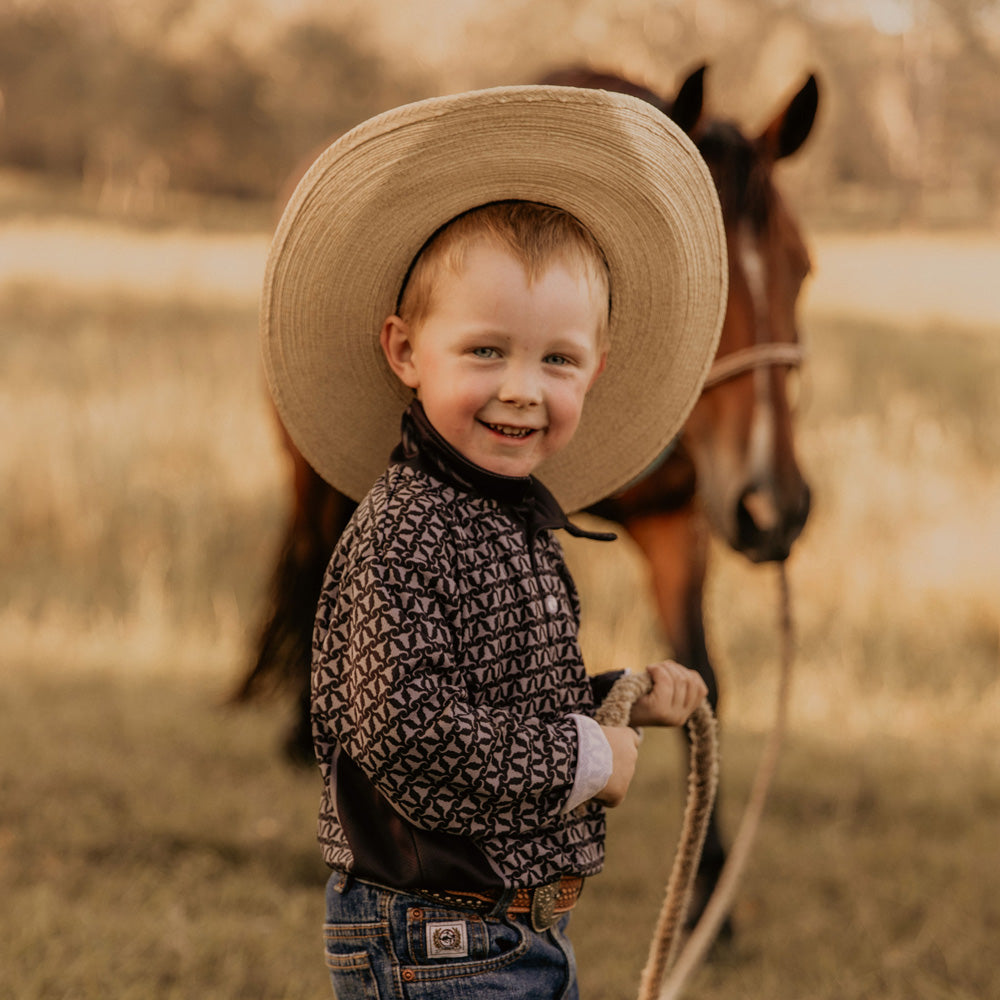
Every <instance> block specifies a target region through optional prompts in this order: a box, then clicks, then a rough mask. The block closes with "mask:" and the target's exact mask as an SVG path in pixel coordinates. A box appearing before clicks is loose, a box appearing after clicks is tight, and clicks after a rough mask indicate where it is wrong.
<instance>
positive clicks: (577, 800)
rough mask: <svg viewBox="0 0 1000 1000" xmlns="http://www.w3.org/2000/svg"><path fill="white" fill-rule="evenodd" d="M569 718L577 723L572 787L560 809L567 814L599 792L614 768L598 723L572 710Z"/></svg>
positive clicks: (609, 747)
mask: <svg viewBox="0 0 1000 1000" xmlns="http://www.w3.org/2000/svg"><path fill="white" fill-rule="evenodd" d="M570 718H571V719H572V720H573V721H574V722H575V723H576V735H577V754H576V777H575V778H574V780H573V790H572V791H571V792H570V794H569V799H568V800H567V801H566V805H565V807H564V808H563V812H567V813H568V812H572V811H573V810H574V809H575V808H576V807H577V806H579V805H582V804H583V803H584V802H586V801H588V800H589V799H592V798H593V797H594V796H595V795H596V794H597V793H598V792H599V791H601V789H603V788H604V786H605V785H606V784H607V783H608V781H609V780H610V779H611V773H612V771H613V769H614V758H613V756H612V754H611V744H610V743H609V742H608V740H607V737H605V735H604V733H603V732H602V731H601V727H600V725H599V724H598V723H597V722H595V721H594V720H593V719H591V718H590V717H589V716H587V715H577V714H576V713H573V714H571V715H570Z"/></svg>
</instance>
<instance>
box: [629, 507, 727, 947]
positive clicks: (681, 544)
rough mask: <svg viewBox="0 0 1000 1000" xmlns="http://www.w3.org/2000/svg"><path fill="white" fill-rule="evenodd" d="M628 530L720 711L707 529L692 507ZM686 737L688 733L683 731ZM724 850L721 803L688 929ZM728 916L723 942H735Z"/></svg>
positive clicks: (645, 519)
mask: <svg viewBox="0 0 1000 1000" xmlns="http://www.w3.org/2000/svg"><path fill="white" fill-rule="evenodd" d="M625 528H626V530H627V531H628V533H629V534H630V535H631V536H632V538H633V539H635V542H636V544H637V545H638V546H639V548H640V549H641V550H642V552H643V554H644V555H645V557H646V560H647V562H648V563H649V566H650V570H651V574H652V584H653V595H654V599H655V601H656V607H657V610H658V612H659V615H660V620H661V621H662V623H663V627H664V630H665V632H666V634H667V638H668V640H669V641H670V644H671V647H672V648H673V652H674V658H675V659H676V660H677V662H678V663H682V664H684V666H686V667H690V668H691V669H692V670H697V671H698V673H699V674H701V676H702V678H703V679H704V681H705V684H706V685H707V686H708V701H709V704H710V705H711V706H712V710H713V711H714V712H718V705H719V687H718V682H717V680H716V676H715V670H714V669H713V667H712V662H711V660H710V659H709V655H708V648H707V646H706V643H705V620H704V616H703V609H702V599H703V594H704V586H705V571H706V567H707V562H708V539H709V527H708V522H707V520H706V519H705V517H704V515H703V514H702V513H701V512H700V511H699V510H698V509H697V508H696V506H695V505H694V503H689V504H687V505H685V506H684V507H682V508H680V509H678V510H674V511H671V512H669V513H653V514H647V515H644V516H640V517H635V518H629V519H628V520H626V521H625ZM684 734H685V736H687V735H688V732H687V728H686V727H685V729H684ZM725 861H726V851H725V848H724V847H723V844H722V838H721V836H720V832H719V820H718V804H716V806H715V807H714V808H713V810H712V815H711V817H710V818H709V824H708V831H707V833H706V835H705V846H704V848H703V850H702V855H701V861H700V862H699V865H698V874H697V878H696V880H695V887H694V895H693V897H692V900H691V907H690V911H689V914H688V925H689V926H693V925H694V924H695V923H697V920H698V918H699V917H700V916H701V913H702V911H703V910H704V908H705V906H706V905H707V903H708V900H709V897H710V896H711V894H712V891H713V890H714V888H715V884H716V882H717V881H718V879H719V874H720V872H721V871H722V866H723V865H724V864H725ZM732 934H733V928H732V923H731V920H730V919H729V918H728V917H727V919H726V921H725V924H724V925H723V927H722V929H721V931H720V934H719V936H720V938H723V939H729V938H731V937H732Z"/></svg>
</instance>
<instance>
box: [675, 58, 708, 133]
mask: <svg viewBox="0 0 1000 1000" xmlns="http://www.w3.org/2000/svg"><path fill="white" fill-rule="evenodd" d="M706 69H708V67H707V66H705V65H702V66H699V67H698V68H697V69H696V70H695V71H694V72H693V73H691V74H690V75H689V76H688V78H687V79H686V80H685V81H684V82H683V83H682V84H681V88H680V90H678V91H677V96H676V97H675V98H674V103H673V106H672V107H671V108H670V117H671V118H672V119H673V120H674V123H675V124H677V125H679V126H680V127H681V128H682V129H683V130H684V131H685V132H686V133H687V134H688V135H690V134H691V131H692V129H694V127H695V125H697V124H698V119H699V118H701V112H702V108H703V106H704V102H705V70H706Z"/></svg>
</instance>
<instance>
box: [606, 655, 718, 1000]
mask: <svg viewBox="0 0 1000 1000" xmlns="http://www.w3.org/2000/svg"><path fill="white" fill-rule="evenodd" d="M651 689H652V681H651V680H650V677H649V674H648V673H646V674H625V675H624V676H622V677H620V678H619V679H618V680H617V681H615V684H614V686H613V687H612V689H611V691H610V692H609V693H608V695H607V697H606V698H605V699H604V702H603V703H602V705H601V707H600V708H599V709H598V710H597V713H596V715H595V718H596V719H597V721H598V722H599V723H600V724H601V725H602V726H627V725H628V720H629V714H630V712H631V709H632V705H633V703H634V702H635V701H637V700H638V699H639V698H641V697H642V696H643V695H644V694H646V693H647V692H649V691H650V690H651ZM687 726H688V731H689V733H690V735H691V765H690V769H689V772H688V794H687V804H686V806H685V809H684V823H683V825H682V828H681V835H680V841H679V843H678V845H677V853H676V854H675V855H674V864H673V867H672V868H671V870H670V878H669V880H668V881H667V889H666V893H665V895H664V898H663V905H662V906H661V907H660V915H659V917H658V918H657V922H656V930H655V931H654V933H653V941H652V944H651V945H650V949H649V957H648V959H647V961H646V967H645V969H644V970H643V973H642V984H641V986H640V988H639V998H640V1000H655V997H656V996H657V994H658V992H659V987H660V983H661V982H662V981H663V976H664V974H665V973H666V970H667V969H668V968H670V965H671V963H672V962H673V960H674V958H675V957H676V954H677V950H678V947H679V944H680V934H679V933H678V931H679V929H680V928H681V927H682V926H683V923H684V917H685V915H686V914H687V910H688V906H689V905H690V903H691V892H692V889H693V886H694V880H695V876H696V875H697V872H698V862H699V860H700V859H701V850H702V847H703V846H704V843H705V834H706V833H707V831H708V821H709V817H710V816H711V814H712V805H713V804H714V802H715V792H716V789H717V788H718V784H719V754H718V730H717V726H716V722H715V715H714V713H713V712H712V709H711V707H710V706H709V704H708V701H707V700H706V701H703V702H702V703H701V704H700V705H699V706H698V708H696V709H695V711H694V713H693V714H692V716H691V718H690V719H689V720H688V723H687Z"/></svg>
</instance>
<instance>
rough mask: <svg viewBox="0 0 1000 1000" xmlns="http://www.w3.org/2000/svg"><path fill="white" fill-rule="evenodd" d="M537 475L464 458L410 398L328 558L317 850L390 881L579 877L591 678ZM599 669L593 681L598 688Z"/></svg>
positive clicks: (598, 844) (465, 882) (476, 886)
mask: <svg viewBox="0 0 1000 1000" xmlns="http://www.w3.org/2000/svg"><path fill="white" fill-rule="evenodd" d="M555 527H560V528H566V529H567V530H570V531H572V532H573V533H574V534H583V535H588V536H589V537H596V538H613V537H614V536H613V535H610V536H608V535H596V534H590V533H587V532H583V531H582V530H581V529H579V528H576V527H575V526H573V525H572V524H570V522H569V521H568V520H567V519H566V517H565V515H564V514H563V513H562V511H561V510H560V509H559V507H558V504H557V503H556V501H555V500H554V498H553V497H552V496H551V494H549V493H548V491H547V490H545V488H544V487H543V486H541V484H540V483H538V482H537V480H535V479H533V478H531V477H527V478H524V479H521V478H513V477H505V476H496V475H494V474H492V473H489V472H487V471H486V470H484V469H481V468H479V467H478V466H475V465H472V464H471V463H469V462H468V461H467V460H466V459H464V458H463V457H462V456H461V455H460V454H459V453H458V452H456V451H455V450H454V449H452V448H451V446H450V445H449V444H448V443H447V442H446V441H444V439H443V438H441V437H440V436H439V435H438V434H437V432H436V431H435V430H434V429H433V427H431V425H430V423H429V422H428V421H427V419H426V416H425V415H424V414H423V410H422V408H421V407H420V405H419V403H415V404H414V405H413V406H411V408H410V410H409V411H407V414H406V415H405V416H404V420H403V443H402V445H401V446H400V447H399V448H397V449H396V451H395V452H394V453H393V462H392V464H391V465H390V466H389V468H388V469H387V470H386V472H385V473H384V474H383V475H382V476H381V478H380V479H379V480H378V481H377V482H376V484H375V486H374V487H373V488H372V490H371V491H370V493H369V494H368V496H367V497H366V498H365V499H364V500H363V501H362V503H361V505H360V506H359V507H358V510H357V512H356V513H355V515H354V517H353V519H352V521H351V522H350V524H349V525H348V526H347V528H346V530H345V532H344V534H343V536H342V537H341V539H340V542H339V543H338V545H337V547H336V549H335V551H334V553H333V556H332V558H331V561H330V565H329V568H328V570H327V575H326V580H325V583H324V587H323V592H322V596H321V599H320V604H319V610H318V614H317V620H316V632H315V637H314V654H313V692H312V697H313V726H314V735H315V742H316V751H317V756H318V758H319V761H320V768H321V771H322V774H323V779H324V794H323V800H322V806H321V810H320V818H319V839H320V843H321V845H322V848H323V854H324V858H325V860H326V861H327V863H328V864H329V865H330V866H331V867H333V868H337V869H340V870H343V871H351V872H354V873H355V874H357V875H359V876H360V877H364V878H369V879H371V880H372V881H376V882H379V883H381V884H384V885H389V886H392V887H395V888H399V889H419V888H425V889H451V890H465V891H469V890H483V889H492V890H495V889H498V888H506V887H520V886H534V885H541V884H545V883H548V882H551V881H553V880H554V879H556V878H558V877H559V876H560V875H564V874H568V875H590V874H593V873H595V872H597V871H598V870H599V869H600V868H601V867H602V864H603V853H604V848H603V843H604V830H605V827H604V809H603V807H602V806H601V805H600V804H598V803H596V802H594V801H593V800H591V801H589V802H587V803H586V804H584V805H583V806H581V807H580V808H578V809H572V810H567V808H566V806H567V802H568V800H569V799H570V796H571V793H572V792H573V788H574V782H575V781H576V778H577V755H578V742H579V741H578V725H577V723H576V722H575V721H574V717H573V714H574V713H578V714H582V715H591V714H592V713H593V709H594V698H595V694H594V685H592V683H591V680H592V679H591V678H588V676H587V675H586V673H585V671H584V668H583V662H582V658H581V655H580V649H579V644H578V641H577V631H578V626H579V603H578V599H577V595H576V590H575V587H574V585H573V581H572V579H571V578H570V575H569V572H568V570H567V568H566V565H565V562H564V560H563V555H562V550H561V548H560V546H559V543H558V542H557V541H556V539H555V538H554V537H553V535H552V531H551V529H552V528H555ZM609 682H610V678H608V680H607V681H606V682H605V683H604V684H601V685H600V686H601V687H606V686H608V683H609Z"/></svg>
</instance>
